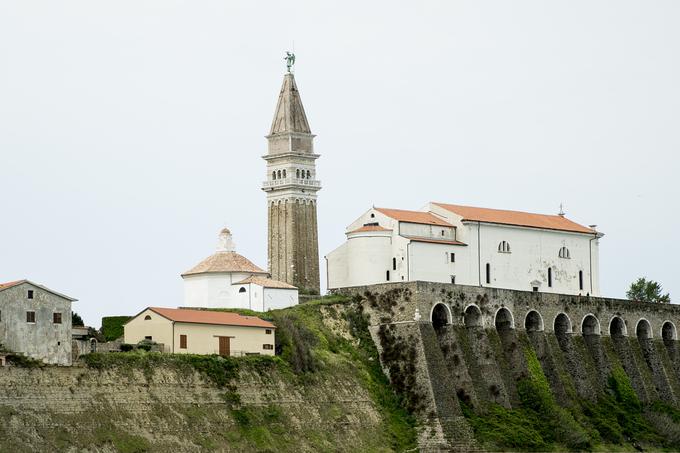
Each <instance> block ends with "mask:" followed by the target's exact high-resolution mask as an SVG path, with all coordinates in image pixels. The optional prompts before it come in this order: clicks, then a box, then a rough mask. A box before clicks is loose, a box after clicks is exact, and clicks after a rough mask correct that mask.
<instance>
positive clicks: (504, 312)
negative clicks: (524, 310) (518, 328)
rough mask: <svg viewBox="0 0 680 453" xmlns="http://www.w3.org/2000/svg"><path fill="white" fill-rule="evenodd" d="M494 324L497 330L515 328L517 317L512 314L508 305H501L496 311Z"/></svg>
mask: <svg viewBox="0 0 680 453" xmlns="http://www.w3.org/2000/svg"><path fill="white" fill-rule="evenodd" d="M494 324H495V326H496V330H508V329H514V328H515V319H514V318H513V316H512V313H511V312H510V310H508V309H507V308H506V307H501V308H499V309H498V310H497V311H496V316H494Z"/></svg>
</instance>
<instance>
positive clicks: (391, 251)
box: [326, 202, 604, 296]
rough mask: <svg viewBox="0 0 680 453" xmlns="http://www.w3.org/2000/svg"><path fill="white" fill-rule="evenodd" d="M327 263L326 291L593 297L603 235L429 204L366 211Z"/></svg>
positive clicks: (556, 219) (535, 218)
mask: <svg viewBox="0 0 680 453" xmlns="http://www.w3.org/2000/svg"><path fill="white" fill-rule="evenodd" d="M345 234H346V236H347V240H346V242H345V243H344V244H342V245H341V246H340V247H338V248H337V249H335V250H333V251H332V252H330V253H329V254H328V255H327V256H326V261H327V269H328V288H329V289H335V288H342V287H351V286H362V285H371V284H377V283H386V282H401V281H416V280H421V281H430V282H442V283H456V284H462V285H476V286H486V287H493V288H507V289H516V290H525V291H541V292H549V293H560V294H582V295H587V294H589V295H593V296H597V295H599V294H600V287H599V253H598V246H599V244H598V242H599V239H600V238H601V237H602V236H604V235H603V234H602V233H600V232H598V231H596V230H595V229H594V227H592V228H591V227H585V226H583V225H579V224H578V223H576V222H573V221H571V220H569V219H567V218H566V217H565V216H564V215H563V214H559V215H543V214H532V213H527V212H519V211H507V210H499V209H487V208H475V207H470V206H460V205H452V204H444V203H433V202H431V203H428V204H427V205H426V206H425V207H424V208H423V209H422V210H420V211H406V210H401V209H385V208H376V207H373V208H371V209H369V210H368V211H366V212H365V213H364V214H363V215H361V217H359V218H358V219H357V220H355V221H354V222H353V223H352V224H351V225H350V226H349V227H348V228H347V230H346V233H345Z"/></svg>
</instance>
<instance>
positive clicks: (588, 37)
mask: <svg viewBox="0 0 680 453" xmlns="http://www.w3.org/2000/svg"><path fill="white" fill-rule="evenodd" d="M679 23H680V2H678V1H677V0H669V1H650V0H646V1H622V0H612V1H593V0H587V1H585V0H584V1H544V0H540V1H539V0H536V1H512V2H508V1H505V0H498V1H479V0H469V1H468V0H466V1H463V0H454V1H451V0H448V1H441V2H438V1H417V2H415V1H411V2H396V1H386V2H378V1H371V2H367V1H347V0H344V1H338V2H328V1H324V2H319V1H309V2H300V1H286V2H274V1H268V2H265V1H260V0H258V1H241V2H234V1H226V0H222V1H168V0H157V1H148V0H116V1H107V2H103V1H93V0H82V1H53V0H49V1H47V0H46V1H27V0H2V1H0V170H1V171H0V205H1V206H2V209H1V210H0V212H2V214H1V215H2V222H0V281H10V280H14V279H20V278H28V279H31V280H34V281H36V282H38V283H42V284H44V285H46V286H48V287H50V288H52V289H54V290H56V291H60V292H63V293H65V294H68V295H70V296H73V297H75V298H77V299H79V301H78V302H76V303H75V304H74V309H75V310H76V311H77V312H79V313H80V314H82V315H83V317H84V319H85V321H86V323H87V324H90V325H94V326H99V325H100V318H101V317H102V316H105V315H124V314H134V313H136V312H138V311H139V310H140V309H142V308H143V307H146V306H149V305H160V306H169V307H174V306H178V305H181V303H182V298H183V292H182V291H183V290H182V281H181V278H180V276H179V275H180V273H181V272H183V271H185V270H187V269H189V268H190V267H192V266H193V265H195V264H196V263H197V262H198V261H200V260H201V259H203V258H205V257H206V256H208V255H210V254H211V253H213V251H214V248H215V245H216V236H217V233H218V231H219V230H220V229H221V228H222V227H223V226H228V227H229V228H230V229H231V230H232V232H233V233H234V239H235V242H236V244H237V250H238V251H239V252H240V253H241V254H243V255H245V256H246V257H248V258H250V259H251V260H252V261H254V262H255V263H256V264H258V265H259V266H261V267H266V265H267V257H266V228H267V225H266V203H265V194H264V193H263V192H262V191H261V190H260V187H261V183H262V181H263V180H264V179H265V162H264V161H263V160H262V159H261V156H262V155H263V154H264V153H265V152H266V140H265V138H264V135H266V133H267V132H268V130H269V127H270V124H271V120H272V116H273V114H274V107H275V104H276V98H277V95H278V91H279V88H280V85H281V81H282V76H283V73H284V71H285V63H284V61H283V56H284V53H285V51H286V50H289V49H292V48H293V45H294V46H295V47H294V49H295V53H296V54H297V65H296V79H297V83H298V87H299V89H300V91H301V94H302V100H303V103H304V105H305V108H306V111H307V116H308V119H309V123H310V126H311V128H312V131H313V132H314V133H315V134H317V138H316V142H315V143H316V151H317V152H318V153H320V154H321V158H320V159H319V161H318V175H319V178H320V179H321V181H322V183H323V189H322V190H321V192H320V193H319V208H318V209H319V229H320V231H319V237H320V244H319V248H320V253H321V257H322V262H323V255H324V254H325V253H328V252H329V251H331V250H332V249H334V248H335V247H336V246H338V245H340V244H341V243H342V242H343V240H344V235H343V232H344V229H345V226H346V225H348V224H349V223H350V222H351V221H353V220H354V219H355V218H356V217H358V216H359V214H361V213H362V212H363V211H365V210H366V209H368V208H369V207H370V206H371V205H376V206H385V207H394V208H404V209H418V208H420V207H422V206H423V205H424V204H425V203H426V202H428V201H431V200H432V201H441V202H450V203H459V204H470V205H476V206H482V207H491V208H503V209H517V210H525V211H533V212H540V213H547V214H555V213H557V211H558V209H559V205H560V203H564V206H565V211H566V212H567V217H569V218H571V219H572V220H575V221H577V222H579V223H582V224H586V225H589V224H597V225H598V229H599V230H601V231H603V232H604V233H605V234H606V236H605V237H604V238H603V239H602V241H601V245H600V254H601V286H602V292H603V294H604V295H608V296H615V297H623V296H624V294H625V290H626V288H627V286H628V285H629V283H630V282H631V281H632V280H634V279H635V278H637V277H639V276H647V277H649V278H653V279H655V280H658V281H660V282H661V283H662V284H663V285H664V287H665V289H666V290H668V291H670V292H671V297H673V296H676V297H675V301H676V302H680V281H679V280H680V271H678V268H679V267H678V264H677V260H676V258H678V256H680V238H678V235H677V232H678V229H679V227H680V208H679V203H678V198H679V196H680V189H679V188H678V187H679V182H678V172H679V170H680V158H679V157H678V149H679V147H680V133H679V128H678V120H679V114H680V83H679V81H680V63H679V62H678V55H680V28H679V27H678V24H679ZM324 276H325V267H324V268H323V269H322V280H325V278H323V277H324ZM324 285H325V282H324Z"/></svg>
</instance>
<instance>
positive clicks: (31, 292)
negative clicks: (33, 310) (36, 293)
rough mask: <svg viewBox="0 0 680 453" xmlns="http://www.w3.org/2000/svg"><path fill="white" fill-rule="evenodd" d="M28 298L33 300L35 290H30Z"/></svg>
mask: <svg viewBox="0 0 680 453" xmlns="http://www.w3.org/2000/svg"><path fill="white" fill-rule="evenodd" d="M28 298H29V299H33V290H32V289H29V290H28Z"/></svg>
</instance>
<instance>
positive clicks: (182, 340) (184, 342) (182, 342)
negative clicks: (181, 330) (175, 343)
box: [179, 335, 187, 349]
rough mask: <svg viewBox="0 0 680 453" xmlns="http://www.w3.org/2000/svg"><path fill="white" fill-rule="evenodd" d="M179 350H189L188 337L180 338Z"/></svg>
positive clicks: (182, 336) (181, 336)
mask: <svg viewBox="0 0 680 453" xmlns="http://www.w3.org/2000/svg"><path fill="white" fill-rule="evenodd" d="M179 348H180V349H186V348H187V336H186V335H180V336H179Z"/></svg>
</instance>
